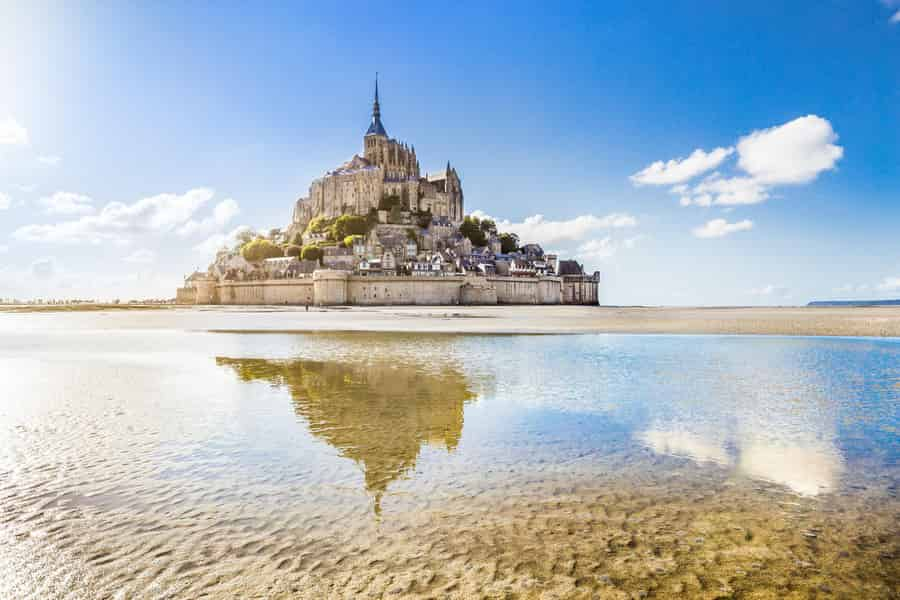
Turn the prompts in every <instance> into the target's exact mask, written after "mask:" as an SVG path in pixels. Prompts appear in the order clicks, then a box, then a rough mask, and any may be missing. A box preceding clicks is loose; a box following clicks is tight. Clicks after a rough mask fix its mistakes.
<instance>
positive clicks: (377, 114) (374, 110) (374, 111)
mask: <svg viewBox="0 0 900 600" xmlns="http://www.w3.org/2000/svg"><path fill="white" fill-rule="evenodd" d="M372 116H373V117H379V118H380V117H381V107H380V106H378V71H375V104H373V105H372Z"/></svg>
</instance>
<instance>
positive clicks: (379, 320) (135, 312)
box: [0, 305, 900, 337]
mask: <svg viewBox="0 0 900 600" xmlns="http://www.w3.org/2000/svg"><path fill="white" fill-rule="evenodd" d="M148 308H152V310H146V311H144V310H142V307H140V306H127V308H125V307H102V306H99V307H98V306H91V305H85V306H81V307H46V306H45V307H30V306H18V307H12V306H7V307H0V313H2V312H7V313H14V314H20V315H21V314H27V313H36V312H39V313H54V312H57V311H62V312H71V313H73V316H75V315H76V314H77V313H79V312H97V311H100V312H104V311H105V312H107V313H108V314H109V315H110V318H109V319H108V324H109V326H110V327H126V328H129V327H144V326H149V327H153V328H178V329H191V330H202V329H206V330H222V331H237V330H248V331H253V330H262V331H264V330H273V331H274V330H281V331H410V332H411V331H421V332H460V333H647V334H653V333H659V334H667V333H671V334H744V335H753V334H765V335H808V336H820V335H821V336H870V337H900V306H885V307H859V308H856V307H822V308H819V307H816V308H808V307H735V308H672V307H605V306H491V307H484V306H481V307H461V306H452V307H450V306H432V307H428V306H426V307H389V306H385V307H365V308H363V307H337V308H327V309H324V308H312V309H310V310H309V311H306V310H304V309H303V308H302V307H288V306H242V307H233V306H229V307H225V306H205V307H192V308H182V307H172V306H168V307H166V306H163V307H158V306H154V307H148ZM90 322H93V321H90ZM6 325H7V326H10V327H13V326H15V323H14V322H10V321H7V323H6ZM68 325H69V326H71V327H79V320H78V319H77V317H76V318H74V319H73V320H71V321H69V322H68ZM3 326H4V323H3V322H2V321H0V328H2V327H3ZM22 326H27V325H25V324H24V322H23V325H22Z"/></svg>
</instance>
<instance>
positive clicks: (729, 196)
mask: <svg viewBox="0 0 900 600" xmlns="http://www.w3.org/2000/svg"><path fill="white" fill-rule="evenodd" d="M768 198H769V192H768V190H767V189H766V188H765V186H764V185H762V184H761V183H759V182H758V181H756V180H755V179H753V178H751V177H728V178H723V177H721V176H720V175H712V176H710V177H707V178H706V179H704V180H703V181H701V182H700V183H699V184H697V185H695V186H694V187H693V188H691V190H690V192H689V193H685V194H684V195H682V197H681V200H680V201H679V202H680V204H681V206H692V205H693V206H712V205H713V204H715V205H717V206H736V205H740V204H759V203H760V202H765V201H766V200H767V199H768Z"/></svg>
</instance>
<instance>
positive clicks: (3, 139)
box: [0, 117, 28, 146]
mask: <svg viewBox="0 0 900 600" xmlns="http://www.w3.org/2000/svg"><path fill="white" fill-rule="evenodd" d="M27 143H28V130H27V129H25V127H23V126H22V125H20V124H19V123H18V122H17V121H16V120H15V119H13V118H12V117H7V118H5V119H0V144H5V145H10V146H18V145H24V144H27Z"/></svg>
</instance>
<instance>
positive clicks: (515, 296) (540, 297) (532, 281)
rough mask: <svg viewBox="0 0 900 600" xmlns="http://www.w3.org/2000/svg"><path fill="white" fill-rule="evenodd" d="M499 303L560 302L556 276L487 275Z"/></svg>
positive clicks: (558, 283) (559, 290) (558, 282)
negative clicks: (495, 291)
mask: <svg viewBox="0 0 900 600" xmlns="http://www.w3.org/2000/svg"><path fill="white" fill-rule="evenodd" d="M487 280H488V281H489V282H490V283H491V284H493V286H494V288H495V289H496V290H497V302H498V303H500V304H561V303H562V296H561V288H560V285H561V282H562V280H560V279H559V278H558V277H540V278H532V277H488V278H487Z"/></svg>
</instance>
